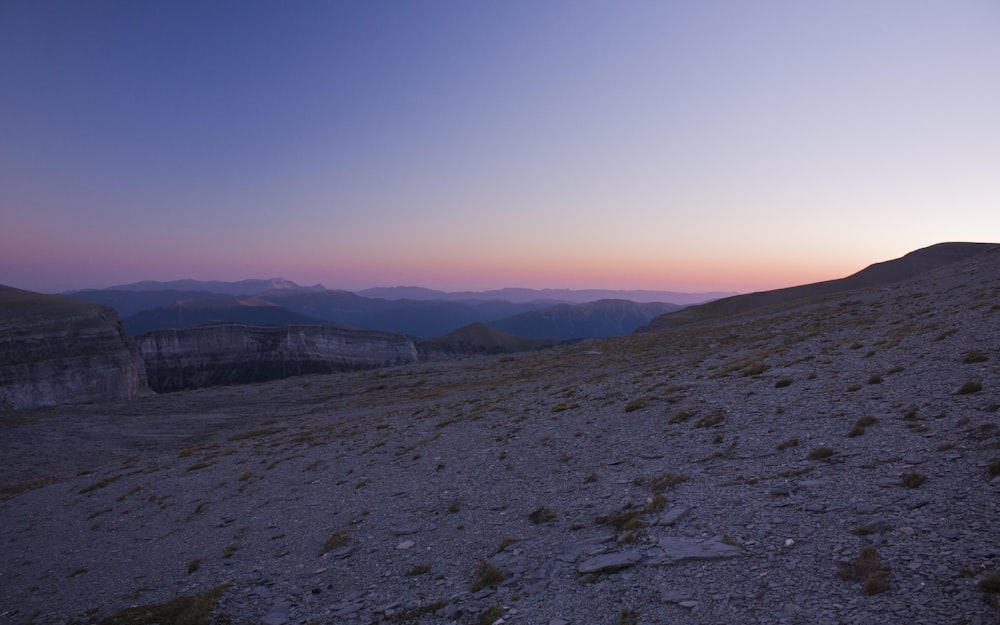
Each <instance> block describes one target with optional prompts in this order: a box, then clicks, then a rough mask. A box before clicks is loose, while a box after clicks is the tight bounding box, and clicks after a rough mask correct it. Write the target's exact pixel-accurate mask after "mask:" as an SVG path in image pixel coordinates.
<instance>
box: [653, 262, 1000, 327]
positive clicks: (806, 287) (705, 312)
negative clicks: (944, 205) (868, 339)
mask: <svg viewBox="0 0 1000 625" xmlns="http://www.w3.org/2000/svg"><path fill="white" fill-rule="evenodd" d="M997 247H1000V246H998V245H997V244H996V243H938V244H937V245H931V246H930V247H925V248H922V249H919V250H916V251H913V252H910V253H909V254H906V255H905V256H902V257H900V258H895V259H892V260H888V261H884V262H880V263H875V264H873V265H869V266H868V267H865V268H864V269H862V270H861V271H859V272H857V273H854V274H851V275H849V276H847V277H846V278H837V279H836V280H826V281H823V282H814V283H812V284H803V285H800V286H793V287H790V288H787V289H775V290H773V291H762V292H759V293H746V294H743V295H734V296H732V297H726V298H723V299H718V300H715V301H712V302H708V303H707V304H700V305H698V306H691V307H689V308H685V309H683V310H679V311H676V312H668V313H666V314H663V315H661V316H659V317H657V318H656V319H653V321H652V322H651V323H650V324H649V325H648V326H645V327H640V328H638V329H637V332H657V331H662V330H668V329H670V328H676V327H678V326H682V325H686V324H689V323H701V322H706V321H713V320H718V319H723V318H725V317H729V316H733V315H738V314H741V313H747V312H751V311H755V310H757V311H761V312H763V311H766V310H767V309H768V308H778V307H782V306H788V305H789V304H795V303H796V302H798V303H800V304H803V305H804V304H806V303H808V300H810V299H821V298H823V297H827V296H830V295H836V294H844V293H849V292H851V291H854V290H857V289H871V288H875V287H879V286H885V285H889V284H893V283H895V282H899V281H900V280H906V279H908V278H914V277H917V276H920V275H922V274H925V273H927V272H929V271H933V270H934V269H937V268H938V267H943V266H946V265H950V264H953V263H956V262H959V261H962V260H965V259H967V258H971V257H973V256H977V255H979V254H982V253H983V252H985V251H988V250H995V249H996V248H997Z"/></svg>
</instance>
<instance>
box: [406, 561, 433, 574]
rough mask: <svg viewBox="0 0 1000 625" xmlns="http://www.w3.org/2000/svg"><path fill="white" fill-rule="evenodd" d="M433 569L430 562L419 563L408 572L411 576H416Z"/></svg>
mask: <svg viewBox="0 0 1000 625" xmlns="http://www.w3.org/2000/svg"><path fill="white" fill-rule="evenodd" d="M430 570H431V565H429V564H417V565H415V566H414V567H413V568H412V569H410V570H409V571H407V572H406V575H407V576H409V577H416V576H417V575H423V574H424V573H427V572H428V571H430Z"/></svg>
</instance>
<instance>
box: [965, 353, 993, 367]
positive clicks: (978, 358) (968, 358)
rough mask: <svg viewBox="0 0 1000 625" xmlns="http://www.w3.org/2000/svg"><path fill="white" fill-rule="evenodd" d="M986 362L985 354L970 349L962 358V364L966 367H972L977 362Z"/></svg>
mask: <svg viewBox="0 0 1000 625" xmlns="http://www.w3.org/2000/svg"><path fill="white" fill-rule="evenodd" d="M986 361H987V357H986V354H985V353H983V352H982V351H981V350H978V349H970V350H969V351H967V352H965V356H964V357H963V358H962V362H964V363H965V364H967V365H972V364H976V363H977V362H986Z"/></svg>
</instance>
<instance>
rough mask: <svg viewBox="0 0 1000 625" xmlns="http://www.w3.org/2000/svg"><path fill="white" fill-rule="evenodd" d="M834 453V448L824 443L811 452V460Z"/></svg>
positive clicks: (827, 456) (821, 458)
mask: <svg viewBox="0 0 1000 625" xmlns="http://www.w3.org/2000/svg"><path fill="white" fill-rule="evenodd" d="M832 455H833V450H832V449H830V448H829V447H827V446H825V445H823V446H821V447H817V448H816V449H813V450H812V451H810V452H809V459H810V460H824V459H826V458H829V457H830V456H832Z"/></svg>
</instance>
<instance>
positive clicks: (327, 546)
mask: <svg viewBox="0 0 1000 625" xmlns="http://www.w3.org/2000/svg"><path fill="white" fill-rule="evenodd" d="M349 540H350V535H349V534H348V532H347V531H346V530H342V529H340V530H334V531H333V532H331V533H330V535H329V536H328V537H327V539H326V540H325V541H324V542H323V548H322V549H320V552H319V555H323V554H324V553H326V552H328V551H333V550H334V549H340V548H341V547H343V546H344V545H346V544H347V542H348V541H349Z"/></svg>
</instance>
